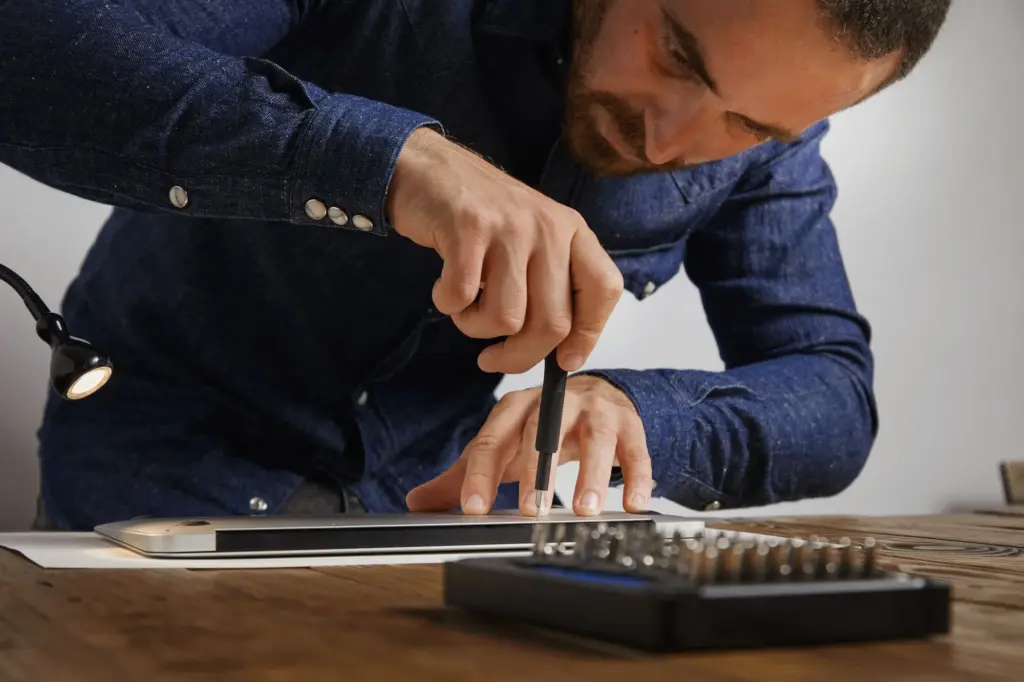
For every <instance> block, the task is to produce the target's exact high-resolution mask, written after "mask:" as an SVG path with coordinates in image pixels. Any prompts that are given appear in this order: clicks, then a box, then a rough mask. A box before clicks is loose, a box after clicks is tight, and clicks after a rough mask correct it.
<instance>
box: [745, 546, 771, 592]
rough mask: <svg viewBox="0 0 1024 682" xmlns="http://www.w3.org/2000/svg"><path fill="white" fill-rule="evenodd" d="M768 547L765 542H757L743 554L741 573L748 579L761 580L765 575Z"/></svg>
mask: <svg viewBox="0 0 1024 682" xmlns="http://www.w3.org/2000/svg"><path fill="white" fill-rule="evenodd" d="M769 550H770V547H769V546H768V544H767V543H765V542H757V543H756V544H755V545H754V546H753V547H751V548H750V549H748V550H747V552H746V554H744V557H743V558H744V561H743V564H744V566H743V574H744V576H745V577H746V578H747V579H748V580H752V581H754V582H763V581H764V580H765V578H766V577H767V570H768V552H769Z"/></svg>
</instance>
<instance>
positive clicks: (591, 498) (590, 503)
mask: <svg viewBox="0 0 1024 682" xmlns="http://www.w3.org/2000/svg"><path fill="white" fill-rule="evenodd" d="M580 508H581V509H582V510H583V511H584V512H586V513H587V514H596V513H597V493H595V492H594V491H593V490H588V491H587V492H586V493H584V494H583V497H582V498H580Z"/></svg>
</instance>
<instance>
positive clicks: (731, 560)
mask: <svg viewBox="0 0 1024 682" xmlns="http://www.w3.org/2000/svg"><path fill="white" fill-rule="evenodd" d="M746 552H747V545H746V544H745V543H734V544H733V545H732V546H731V547H730V548H729V549H727V550H726V551H725V552H724V553H723V554H722V577H723V578H724V579H725V580H727V581H729V582H732V583H738V582H740V581H741V580H742V579H743V556H744V554H746Z"/></svg>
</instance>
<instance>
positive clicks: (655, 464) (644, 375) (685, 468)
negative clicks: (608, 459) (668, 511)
mask: <svg viewBox="0 0 1024 682" xmlns="http://www.w3.org/2000/svg"><path fill="white" fill-rule="evenodd" d="M578 374H587V375H591V376H598V377H601V378H602V379H604V380H605V381H607V382H608V383H610V384H612V385H613V386H615V387H616V388H618V389H619V390H620V391H622V392H623V393H625V394H626V395H627V396H628V397H629V399H630V400H631V401H632V402H633V405H635V406H636V409H637V412H638V413H639V414H640V421H641V422H642V423H643V426H644V434H645V437H646V440H647V452H648V454H649V455H650V458H651V471H652V478H653V479H654V482H655V486H656V487H655V488H654V491H653V492H654V494H655V495H656V496H657V497H662V498H667V499H670V500H672V501H673V502H675V503H677V504H681V505H683V506H685V507H688V508H690V509H697V510H711V509H718V508H720V507H722V506H725V505H727V503H728V500H726V499H725V496H724V495H723V494H722V492H721V491H719V490H716V489H715V488H713V487H712V486H711V485H709V484H708V482H707V481H709V480H710V477H709V474H710V471H709V462H707V461H706V460H707V456H706V454H704V453H702V452H701V451H700V448H699V447H698V439H697V419H696V415H695V414H694V406H695V405H696V404H697V403H698V402H700V399H701V396H702V394H703V395H706V394H707V392H708V390H710V389H705V388H703V387H704V386H705V385H707V383H708V382H706V381H705V378H706V377H705V376H704V375H705V373H704V372H692V373H689V372H681V371H666V370H633V369H602V370H585V371H582V372H579V373H578ZM666 374H670V375H671V378H670V377H669V376H666ZM681 380H682V381H684V383H686V384H687V385H688V387H687V390H685V391H683V392H680V390H679V387H678V384H679V382H680V381H681ZM621 482H622V481H621V476H619V477H616V476H613V477H612V485H617V484H618V483H621Z"/></svg>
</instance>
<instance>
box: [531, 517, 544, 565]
mask: <svg viewBox="0 0 1024 682" xmlns="http://www.w3.org/2000/svg"><path fill="white" fill-rule="evenodd" d="M532 540H533V555H534V556H537V557H540V556H544V547H545V546H546V545H547V542H548V526H547V524H546V523H535V524H533V538H532Z"/></svg>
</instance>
